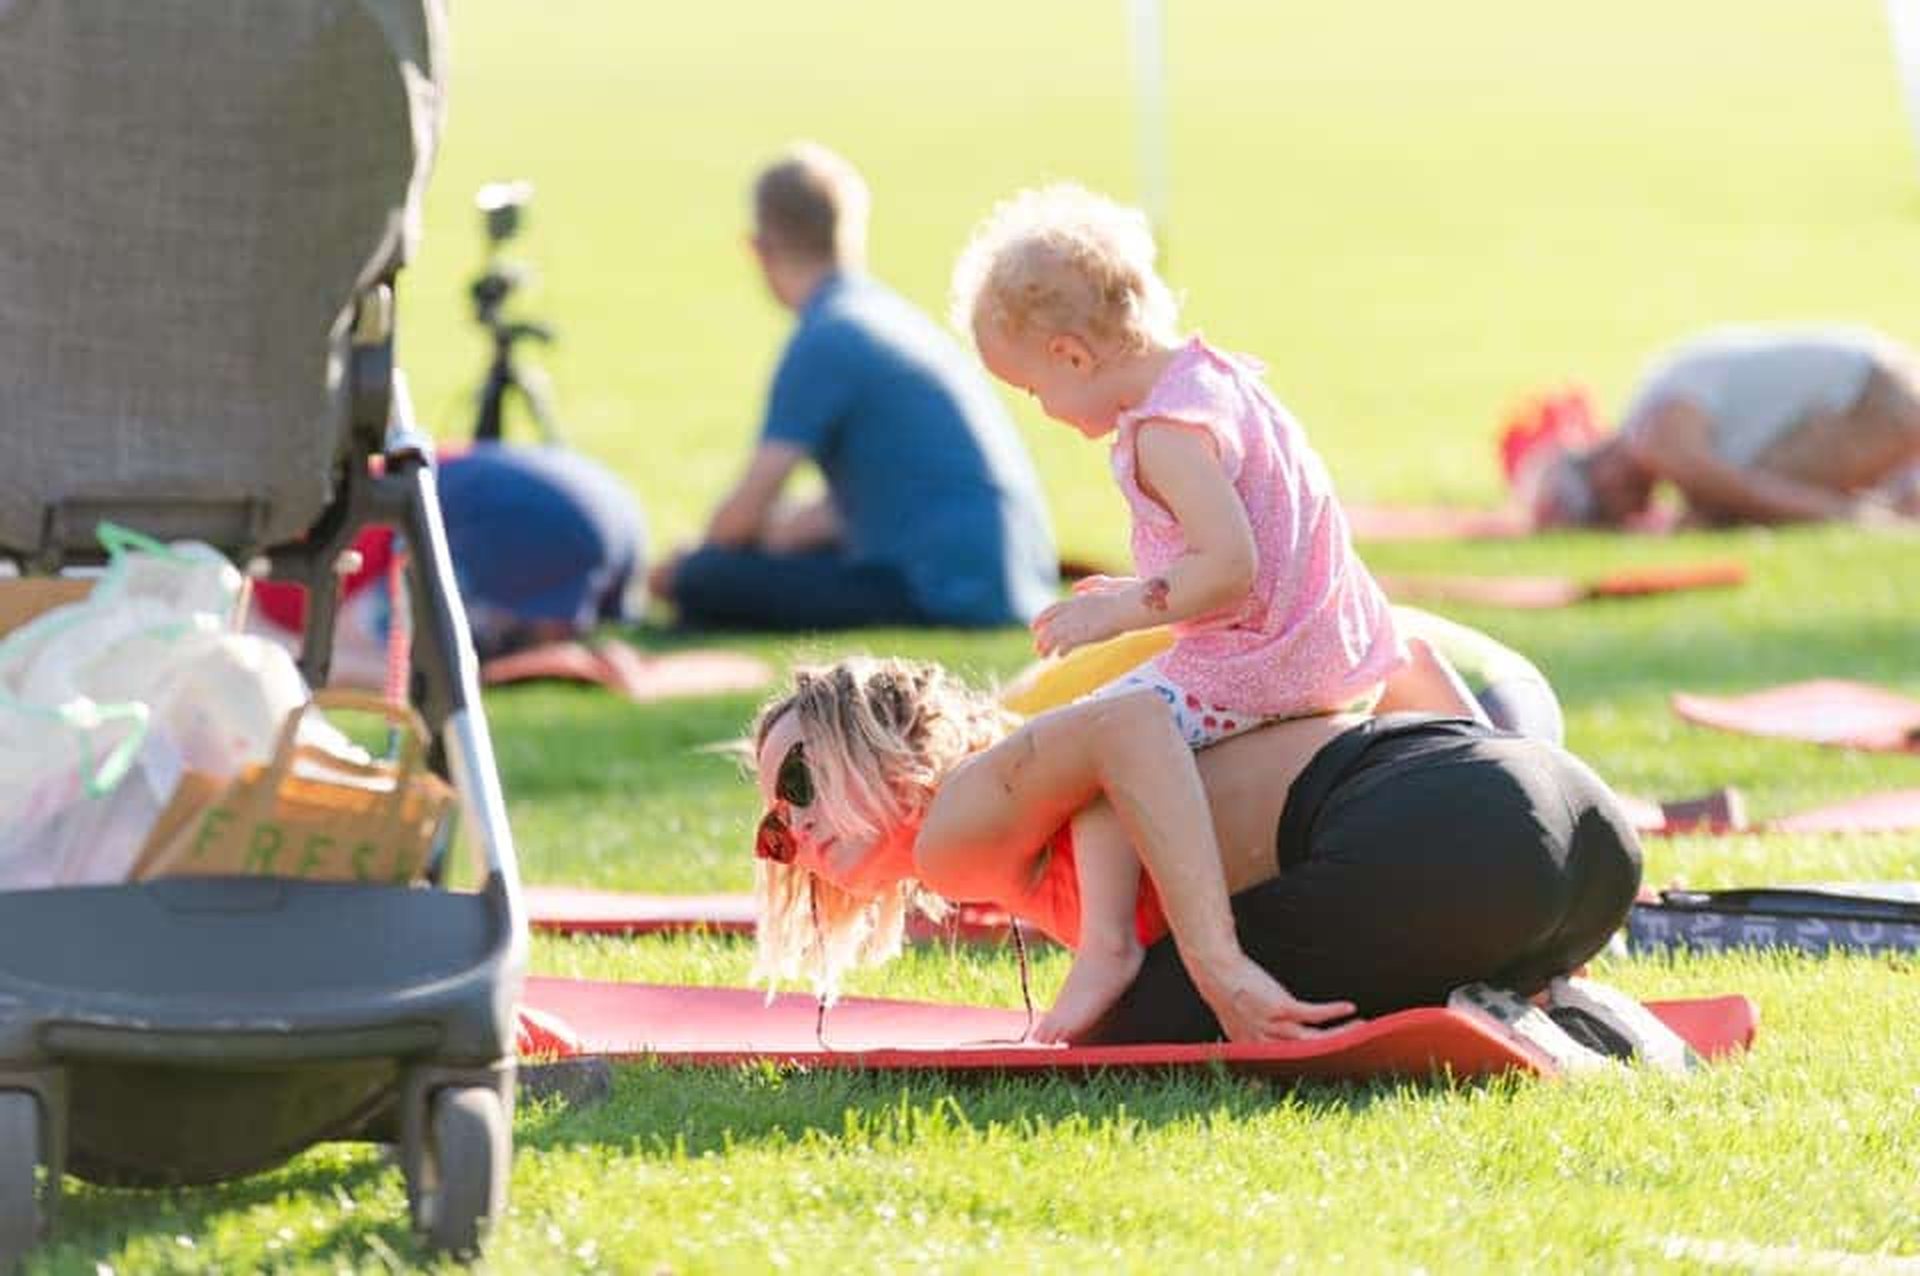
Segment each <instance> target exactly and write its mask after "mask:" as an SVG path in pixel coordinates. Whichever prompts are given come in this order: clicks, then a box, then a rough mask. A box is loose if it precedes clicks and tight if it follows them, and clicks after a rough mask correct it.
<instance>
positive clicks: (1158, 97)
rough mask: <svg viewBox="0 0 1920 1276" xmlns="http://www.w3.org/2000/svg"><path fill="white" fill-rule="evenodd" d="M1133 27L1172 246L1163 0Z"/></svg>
mask: <svg viewBox="0 0 1920 1276" xmlns="http://www.w3.org/2000/svg"><path fill="white" fill-rule="evenodd" d="M1889 2H1890V3H1897V0H1889ZM1127 4H1128V8H1129V10H1130V14H1131V18H1132V22H1131V29H1132V32H1133V84H1134V102H1135V109H1136V111H1137V113H1138V116H1139V136H1140V156H1139V165H1140V206H1141V207H1142V208H1143V209H1145V210H1146V214H1147V217H1148V218H1149V219H1150V220H1151V221H1152V222H1153V230H1154V235H1155V237H1156V238H1157V239H1158V240H1159V241H1160V251H1161V253H1162V254H1165V252H1166V249H1167V228H1168V218H1169V215H1170V212H1171V208H1170V204H1171V200H1172V174H1171V172H1170V168H1171V164H1170V153H1169V152H1170V147H1169V142H1168V137H1167V58H1166V23H1165V15H1164V10H1163V8H1162V0H1127Z"/></svg>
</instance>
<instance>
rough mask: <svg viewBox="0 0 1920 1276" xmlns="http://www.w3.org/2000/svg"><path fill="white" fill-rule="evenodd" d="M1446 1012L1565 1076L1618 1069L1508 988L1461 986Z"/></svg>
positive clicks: (1479, 985) (1451, 996) (1448, 999)
mask: <svg viewBox="0 0 1920 1276" xmlns="http://www.w3.org/2000/svg"><path fill="white" fill-rule="evenodd" d="M1447 1009H1448V1010H1451V1011H1453V1012H1454V1013H1456V1014H1461V1015H1465V1016H1466V1017H1467V1018H1469V1019H1472V1020H1473V1021H1474V1022H1476V1023H1478V1024H1481V1025H1482V1026H1483V1027H1487V1028H1491V1029H1492V1030H1493V1031H1494V1032H1496V1033H1498V1034H1500V1035H1501V1036H1503V1037H1505V1038H1507V1039H1508V1040H1510V1041H1512V1042H1513V1043H1514V1044H1516V1045H1518V1046H1519V1047H1520V1048H1521V1050H1522V1051H1523V1052H1524V1053H1525V1054H1527V1055H1529V1056H1530V1057H1532V1058H1534V1059H1536V1060H1538V1061H1540V1062H1542V1063H1545V1064H1546V1065H1548V1067H1549V1068H1550V1069H1551V1070H1553V1071H1555V1072H1559V1073H1561V1074H1563V1075H1568V1076H1574V1075H1578V1074H1581V1073H1591V1072H1599V1071H1602V1070H1603V1069H1607V1068H1613V1067H1618V1066H1619V1065H1618V1064H1617V1063H1616V1062H1615V1061H1614V1060H1613V1059H1610V1058H1608V1057H1607V1056H1606V1055H1604V1054H1602V1053H1600V1052H1599V1051H1598V1050H1594V1049H1592V1048H1590V1047H1588V1046H1585V1045H1582V1044H1581V1043H1580V1042H1578V1041H1576V1040H1574V1039H1573V1037H1572V1036H1570V1035H1569V1034H1568V1033H1567V1030H1566V1029H1565V1028H1562V1027H1561V1026H1560V1025H1559V1024H1557V1023H1555V1022H1554V1021H1553V1018H1552V1017H1551V1016H1550V1015H1548V1014H1547V1012H1546V1011H1545V1010H1543V1009H1542V1008H1541V1007H1539V1006H1536V1005H1534V1004H1533V1003H1532V1002H1531V1001H1528V1000H1527V999H1526V998H1525V997H1522V996H1521V995H1520V994H1519V993H1516V992H1512V991H1510V990H1508V989H1505V988H1496V987H1494V986H1493V985H1492V984H1462V985H1461V986H1460V987H1458V988H1455V989H1454V990H1453V991H1452V992H1451V993H1449V994H1448V995H1447Z"/></svg>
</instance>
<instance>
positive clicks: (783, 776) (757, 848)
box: [753, 740, 813, 864]
mask: <svg viewBox="0 0 1920 1276" xmlns="http://www.w3.org/2000/svg"><path fill="white" fill-rule="evenodd" d="M773 796H774V797H776V798H778V799H779V800H780V801H782V802H785V803H786V804H787V805H788V806H790V807H795V808H798V807H804V806H811V805H812V804H813V772H811V771H809V770H808V769H807V755H806V746H805V745H804V744H803V743H802V742H801V741H798V740H796V741H794V743H793V747H792V748H791V749H788V750H787V756H786V757H784V758H782V759H780V770H779V771H778V772H776V773H775V774H774V777H773ZM799 850H800V848H799V847H798V846H796V845H795V844H794V841H793V830H792V829H790V828H788V827H787V821H786V817H785V816H783V815H781V814H780V812H779V811H778V810H769V811H768V812H767V813H766V814H765V815H763V816H761V817H760V828H759V831H758V832H756V833H755V834H754V838H753V853H754V854H755V855H756V856H758V857H759V858H761V859H763V860H772V861H773V862H774V863H776V864H791V863H793V857H794V856H795V855H796V854H798V853H799Z"/></svg>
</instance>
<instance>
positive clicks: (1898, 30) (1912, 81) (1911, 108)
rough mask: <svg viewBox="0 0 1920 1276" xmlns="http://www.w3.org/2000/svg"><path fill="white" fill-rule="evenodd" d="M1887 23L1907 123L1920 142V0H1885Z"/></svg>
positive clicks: (1915, 142)
mask: <svg viewBox="0 0 1920 1276" xmlns="http://www.w3.org/2000/svg"><path fill="white" fill-rule="evenodd" d="M1887 26H1888V28H1889V29H1890V31H1891V32H1892V34H1893V61H1894V66H1895V67H1896V68H1898V70H1899V72H1900V91H1901V93H1902V95H1903V96H1904V97H1905V98H1906V103H1907V124H1908V127H1909V128H1911V129H1912V130H1913V138H1914V144H1915V145H1916V146H1920V0H1887Z"/></svg>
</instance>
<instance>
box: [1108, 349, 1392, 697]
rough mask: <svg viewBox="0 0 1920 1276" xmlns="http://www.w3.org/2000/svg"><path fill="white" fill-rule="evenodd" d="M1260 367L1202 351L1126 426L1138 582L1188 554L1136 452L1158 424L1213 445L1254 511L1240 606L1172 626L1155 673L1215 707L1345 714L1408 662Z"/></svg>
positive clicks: (1314, 459) (1324, 480) (1177, 358)
mask: <svg viewBox="0 0 1920 1276" xmlns="http://www.w3.org/2000/svg"><path fill="white" fill-rule="evenodd" d="M1263 371H1264V369H1263V368H1262V367H1261V365H1260V364H1259V363H1257V362H1255V361H1253V360H1251V359H1247V358H1245V357H1243V356H1239V355H1229V354H1224V353H1222V352H1221V351H1219V350H1216V349H1214V348H1213V347H1212V346H1210V345H1208V344H1207V343H1206V342H1204V341H1202V340H1201V339H1200V338H1198V337H1195V338H1193V339H1192V340H1191V341H1189V342H1188V343H1187V344H1186V345H1185V346H1184V347H1182V348H1181V349H1180V350H1179V351H1178V352H1177V353H1176V354H1175V355H1174V358H1173V362H1172V363H1170V364H1168V365H1167V369H1166V371H1165V372H1164V373H1162V374H1161V376H1160V379H1159V380H1158V381H1156V382H1155V383H1154V386H1153V389H1152V391H1151V392H1150V393H1149V394H1148V395H1147V397H1146V400H1145V401H1144V402H1142V403H1141V404H1140V405H1139V406H1138V407H1136V408H1134V409H1133V410H1131V411H1128V412H1123V413H1121V415H1120V422H1119V428H1118V430H1117V431H1116V432H1115V434H1114V441H1113V476H1114V479H1115V480H1116V481H1117V482H1118V483H1119V484H1120V490H1121V492H1122V493H1123V494H1124V495H1125V496H1126V498H1127V506H1128V508H1129V509H1130V510H1131V511H1132V514H1133V562H1134V570H1135V572H1136V573H1138V574H1139V575H1140V576H1142V577H1149V576H1154V575H1157V574H1159V573H1161V572H1164V571H1165V570H1166V569H1167V568H1168V567H1169V566H1171V565H1172V563H1173V562H1174V561H1175V560H1176V559H1178V558H1179V557H1180V556H1181V555H1182V554H1183V553H1185V552H1186V542H1185V538H1184V537H1182V535H1181V533H1180V527H1179V524H1177V523H1175V522H1174V520H1173V516H1172V515H1171V514H1169V513H1168V512H1167V510H1166V508H1165V507H1164V506H1162V505H1161V504H1160V503H1159V502H1158V501H1156V500H1154V499H1153V498H1152V497H1150V496H1148V495H1147V494H1146V493H1145V492H1143V491H1142V490H1141V489H1140V482H1139V479H1138V477H1137V476H1136V474H1135V439H1136V437H1137V436H1138V434H1139V430H1140V424H1141V423H1142V422H1143V421H1148V420H1165V421H1174V422H1177V423H1179V424H1181V425H1185V426H1189V427H1191V428H1193V429H1196V430H1200V431H1203V432H1204V433H1205V434H1206V435H1207V436H1208V437H1209V438H1211V439H1212V440H1213V442H1214V446H1215V448H1216V449H1217V450H1218V452H1219V455H1220V463H1221V464H1222V465H1223V466H1224V467H1225V469H1226V472H1227V478H1228V479H1229V480H1230V481H1231V482H1232V483H1233V489H1234V491H1235V492H1237V493H1239V496H1240V501H1241V503H1242V504H1243V505H1244V506H1245V507H1246V511H1247V522H1248V524H1249V525H1250V526H1251V527H1252V529H1253V542H1254V547H1255V551H1256V553H1257V554H1258V556H1259V565H1258V568H1257V569H1256V572H1255V575H1254V583H1253V588H1252V590H1250V591H1249V592H1248V594H1247V596H1246V597H1245V598H1244V599H1242V600H1241V601H1240V603H1238V604H1237V605H1235V606H1231V607H1226V608H1222V609H1221V610H1219V611H1216V612H1213V613H1211V614H1208V615H1205V616H1198V617H1195V618H1193V619H1191V620H1186V621H1182V622H1181V623H1179V624H1177V625H1175V626H1174V634H1175V637H1176V641H1175V642H1174V645H1173V646H1172V647H1171V648H1169V649H1168V651H1167V652H1166V653H1165V654H1164V655H1162V656H1161V657H1160V658H1159V659H1158V660H1157V661H1156V662H1155V664H1156V665H1157V666H1158V667H1159V669H1160V672H1161V673H1163V674H1164V675H1166V677H1167V678H1169V679H1171V680H1172V681H1173V682H1175V683H1177V684H1179V686H1180V687H1181V688H1182V690H1184V691H1186V692H1188V693H1189V694H1190V695H1194V696H1198V697H1200V698H1201V699H1203V700H1205V701H1206V702H1208V703H1209V704H1211V705H1216V706H1218V707H1220V708H1223V709H1227V710H1230V711H1234V712H1239V713H1249V714H1259V715H1261V716H1263V717H1299V716H1304V715H1306V714H1312V713H1325V712H1329V711H1332V710H1335V709H1339V708H1343V707H1345V706H1347V705H1350V704H1351V703H1353V702H1354V701H1355V700H1356V699H1358V698H1360V697H1362V696H1365V695H1367V694H1369V693H1370V692H1372V691H1373V689H1374V688H1375V687H1377V686H1378V684H1379V683H1380V682H1381V681H1382V680H1383V679H1385V678H1386V676H1387V675H1388V674H1389V673H1391V672H1393V670H1394V669H1395V668H1397V667H1398V666H1399V665H1400V664H1401V662H1402V661H1403V660H1404V659H1405V658H1406V657H1405V650H1404V648H1403V646H1402V644H1401V642H1400V638H1399V635H1398V634H1397V633H1395V631H1394V626H1393V616H1392V613H1391V612H1390V611H1389V610H1388V608H1387V600H1386V596H1385V595H1384V594H1382V593H1381V592H1380V586H1379V584H1378V583H1377V582H1375V580H1374V579H1373V575H1372V573H1370V572H1369V571H1368V570H1367V568H1366V566H1365V565H1364V564H1363V563H1362V562H1361V561H1360V558H1359V556H1358V555H1357V554H1355V553H1354V551H1353V541H1352V537H1351V536H1350V535H1349V533H1348V530H1347V518H1346V515H1345V513H1344V512H1342V510H1341V508H1340V505H1339V502H1338V501H1337V500H1336V499H1335V498H1334V494H1333V482H1332V480H1331V479H1329V478H1328V477H1327V468H1326V466H1325V464H1323V463H1322V462H1321V460H1320V457H1319V455H1318V454H1317V453H1316V452H1315V451H1314V450H1313V448H1312V446H1311V445H1310V444H1309V443H1308V442H1307V437H1306V434H1305V432H1304V431H1303V430H1301V428H1300V425H1299V423H1298V422H1296V421H1295V420H1294V419H1293V417H1292V415H1291V414H1289V413H1288V411H1287V410H1286V409H1285V408H1284V407H1282V406H1281V405H1280V402H1279V400H1277V399H1275V398H1274V397H1273V393H1272V391H1270V390H1268V389H1267V387H1266V384H1265V383H1264V382H1263V381H1262V380H1261V373H1262V372H1263Z"/></svg>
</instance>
